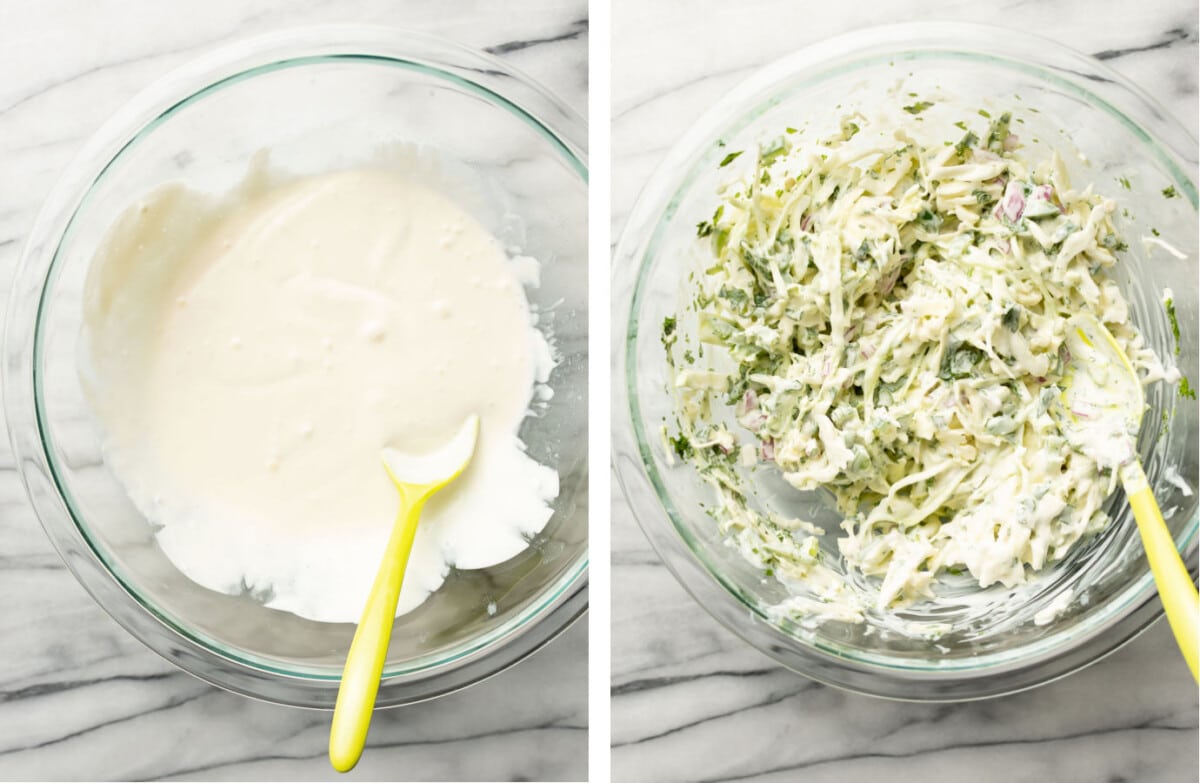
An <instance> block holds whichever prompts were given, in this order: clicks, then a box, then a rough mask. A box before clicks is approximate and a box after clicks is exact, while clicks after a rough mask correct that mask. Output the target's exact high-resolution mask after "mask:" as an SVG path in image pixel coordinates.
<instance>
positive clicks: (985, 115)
mask: <svg viewBox="0 0 1200 783" xmlns="http://www.w3.org/2000/svg"><path fill="white" fill-rule="evenodd" d="M979 116H980V117H983V118H984V119H988V120H990V119H991V118H992V115H991V114H990V113H989V112H988V110H987V109H980V110H979Z"/></svg>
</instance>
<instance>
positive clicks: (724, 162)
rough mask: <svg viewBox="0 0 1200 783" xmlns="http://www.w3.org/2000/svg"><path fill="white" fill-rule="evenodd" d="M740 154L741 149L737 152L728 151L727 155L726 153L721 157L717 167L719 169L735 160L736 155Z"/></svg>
mask: <svg viewBox="0 0 1200 783" xmlns="http://www.w3.org/2000/svg"><path fill="white" fill-rule="evenodd" d="M741 154H742V151H741V150H738V151H737V152H731V153H729V154H728V155H726V156H725V157H724V158H722V159H721V163H720V165H719V166H717V168H719V169H723V168H725V167H726V166H728V165H729V164H730V163H733V162H734V161H735V160H737V159H738V156H739V155H741Z"/></svg>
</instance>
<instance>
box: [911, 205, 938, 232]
mask: <svg viewBox="0 0 1200 783" xmlns="http://www.w3.org/2000/svg"><path fill="white" fill-rule="evenodd" d="M917 222H918V223H920V224H921V227H922V228H924V229H926V230H927V231H938V230H940V229H941V227H942V222H943V220H942V216H941V215H940V214H939V213H937V212H934V211H933V210H932V209H930V208H929V207H925V209H922V210H921V211H920V212H918V213H917Z"/></svg>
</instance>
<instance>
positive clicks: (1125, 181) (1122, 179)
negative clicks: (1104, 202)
mask: <svg viewBox="0 0 1200 783" xmlns="http://www.w3.org/2000/svg"><path fill="white" fill-rule="evenodd" d="M1117 182H1119V183H1121V187H1123V188H1125V189H1126V190H1132V189H1133V188H1132V187H1131V186H1130V184H1129V178H1128V177H1117Z"/></svg>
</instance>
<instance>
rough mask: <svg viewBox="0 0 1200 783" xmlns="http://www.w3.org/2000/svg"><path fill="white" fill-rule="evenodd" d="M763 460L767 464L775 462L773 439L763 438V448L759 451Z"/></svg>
mask: <svg viewBox="0 0 1200 783" xmlns="http://www.w3.org/2000/svg"><path fill="white" fill-rule="evenodd" d="M759 452H760V453H761V454H762V458H763V459H764V460H766V461H767V462H774V461H775V441H774V440H773V439H771V438H763V440H762V447H761V448H760V449H759Z"/></svg>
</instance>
